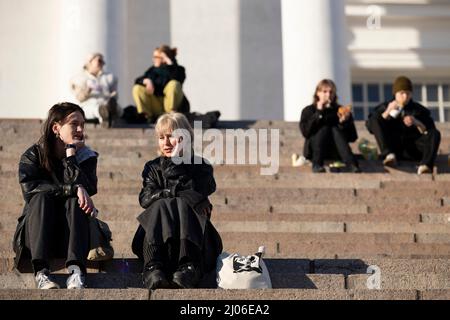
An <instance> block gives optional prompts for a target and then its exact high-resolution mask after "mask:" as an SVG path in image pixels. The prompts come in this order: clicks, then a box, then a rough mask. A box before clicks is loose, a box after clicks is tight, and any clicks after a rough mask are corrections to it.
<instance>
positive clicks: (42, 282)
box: [34, 269, 59, 290]
mask: <svg viewBox="0 0 450 320" xmlns="http://www.w3.org/2000/svg"><path fill="white" fill-rule="evenodd" d="M34 279H35V281H36V287H37V288H38V289H43V290H47V289H59V285H58V284H57V283H56V282H54V281H52V280H51V278H50V272H49V271H48V270H47V269H43V270H41V271H39V272H38V273H37V274H36V276H35V277H34Z"/></svg>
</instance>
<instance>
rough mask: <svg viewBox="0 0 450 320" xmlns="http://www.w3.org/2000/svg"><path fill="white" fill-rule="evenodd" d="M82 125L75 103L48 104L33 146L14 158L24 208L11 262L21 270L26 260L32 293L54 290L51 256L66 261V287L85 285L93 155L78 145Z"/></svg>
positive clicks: (94, 180)
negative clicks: (31, 275) (31, 272)
mask: <svg viewBox="0 0 450 320" xmlns="http://www.w3.org/2000/svg"><path fill="white" fill-rule="evenodd" d="M84 123H85V116H84V111H83V109H81V108H80V107H79V106H78V105H76V104H73V103H68V102H65V103H59V104H56V105H54V106H53V107H52V108H51V109H50V111H49V113H48V118H47V120H46V121H45V123H44V125H43V133H42V136H41V138H40V139H39V141H38V143H36V144H34V145H32V146H31V147H30V148H28V150H26V151H25V153H24V154H23V155H22V156H21V158H20V162H19V182H20V187H21V188H22V193H23V197H24V200H25V207H24V209H23V213H22V216H21V217H20V218H19V219H18V224H17V229H16V232H15V234H14V242H13V249H14V251H15V253H16V257H15V260H14V262H15V267H16V268H17V269H18V270H19V271H21V270H22V267H23V265H24V263H25V262H26V261H27V260H31V263H32V266H33V269H34V273H35V281H36V287H37V288H38V289H57V288H59V286H58V284H57V283H55V282H54V281H53V279H52V276H51V275H50V267H49V259H51V258H65V259H66V267H67V269H68V271H69V274H70V276H69V277H68V279H67V282H66V284H67V289H82V288H84V287H85V275H86V260H87V256H88V252H89V249H90V248H89V216H90V215H91V214H93V213H94V212H95V206H94V203H93V201H92V199H91V197H92V196H93V195H95V194H96V193H97V173H96V172H97V157H98V153H97V152H95V151H93V150H91V149H90V148H88V147H87V146H86V145H85V143H84Z"/></svg>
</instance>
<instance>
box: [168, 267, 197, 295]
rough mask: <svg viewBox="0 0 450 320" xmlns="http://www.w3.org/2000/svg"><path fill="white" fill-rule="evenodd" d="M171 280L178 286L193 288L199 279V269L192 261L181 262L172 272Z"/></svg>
mask: <svg viewBox="0 0 450 320" xmlns="http://www.w3.org/2000/svg"><path fill="white" fill-rule="evenodd" d="M172 281H173V283H174V284H176V285H177V286H178V287H179V288H183V289H189V288H195V287H196V286H197V284H198V282H199V281H200V270H199V268H198V267H196V266H194V264H192V263H186V264H183V265H181V266H180V267H179V268H178V270H177V271H176V272H175V273H174V274H173V279H172Z"/></svg>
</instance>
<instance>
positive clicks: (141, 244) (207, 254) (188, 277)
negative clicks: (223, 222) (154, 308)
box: [132, 113, 222, 289]
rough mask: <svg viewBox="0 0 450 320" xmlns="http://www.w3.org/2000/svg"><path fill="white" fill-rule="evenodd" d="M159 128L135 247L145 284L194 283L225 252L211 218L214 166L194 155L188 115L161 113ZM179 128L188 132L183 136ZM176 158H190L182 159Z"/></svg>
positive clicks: (147, 170) (152, 286) (155, 286)
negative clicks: (157, 143)
mask: <svg viewBox="0 0 450 320" xmlns="http://www.w3.org/2000/svg"><path fill="white" fill-rule="evenodd" d="M155 130H156V135H157V138H158V141H159V151H160V154H161V156H160V157H158V158H156V159H154V160H151V161H149V162H147V163H146V164H145V166H144V170H143V172H142V178H143V187H142V190H141V192H140V194H139V203H140V205H141V206H142V207H143V208H144V209H145V211H144V212H142V213H141V214H140V215H139V217H138V221H139V227H138V229H137V231H136V234H135V236H134V239H133V244H132V248H133V252H134V253H135V254H136V255H137V256H138V257H139V258H140V259H142V260H143V262H144V271H143V283H144V286H145V287H146V288H148V289H158V288H171V287H172V288H173V287H177V288H194V287H196V286H197V285H198V283H199V281H200V279H201V278H202V276H203V275H204V274H205V273H208V272H210V271H211V270H213V269H215V266H216V259H217V257H218V256H219V255H220V253H221V252H222V241H221V238H220V236H219V234H218V233H217V231H216V229H215V228H214V227H213V225H212V224H211V222H210V217H211V211H212V205H211V203H210V202H209V200H208V196H209V195H211V194H212V193H213V192H215V190H216V183H215V180H214V176H213V168H212V166H211V165H210V164H208V163H206V161H205V160H204V159H203V158H200V157H196V156H190V155H193V148H192V146H193V144H192V143H191V142H192V141H193V130H192V127H191V126H190V124H189V122H188V120H187V119H186V117H185V116H184V115H183V114H181V113H168V114H164V115H162V116H161V117H160V118H159V119H158V121H157V123H156V127H155ZM180 130H181V131H182V132H183V133H184V135H178V133H179V132H180ZM174 157H183V159H185V157H187V158H188V159H187V160H188V161H183V162H181V163H179V164H177V163H178V162H177V161H175V160H174ZM178 159H179V158H178Z"/></svg>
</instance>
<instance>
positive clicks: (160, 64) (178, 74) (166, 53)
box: [132, 45, 189, 122]
mask: <svg viewBox="0 0 450 320" xmlns="http://www.w3.org/2000/svg"><path fill="white" fill-rule="evenodd" d="M176 55H177V49H176V48H170V47H169V46H167V45H162V46H161V47H159V48H156V49H155V51H153V65H152V66H151V67H150V68H149V69H148V70H147V71H146V72H145V73H144V74H143V75H142V76H140V77H138V78H137V79H136V80H135V85H134V86H133V91H132V94H133V99H134V102H135V104H136V107H137V111H138V113H139V114H143V115H144V116H145V117H146V118H147V119H148V120H149V121H150V122H154V121H155V120H156V119H157V118H158V117H159V116H160V115H162V114H164V113H169V112H172V111H174V112H182V113H187V112H189V102H188V100H187V98H186V96H185V95H184V93H183V90H182V85H183V83H184V80H185V79H186V71H185V68H184V67H182V66H180V65H178V62H177V60H176Z"/></svg>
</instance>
